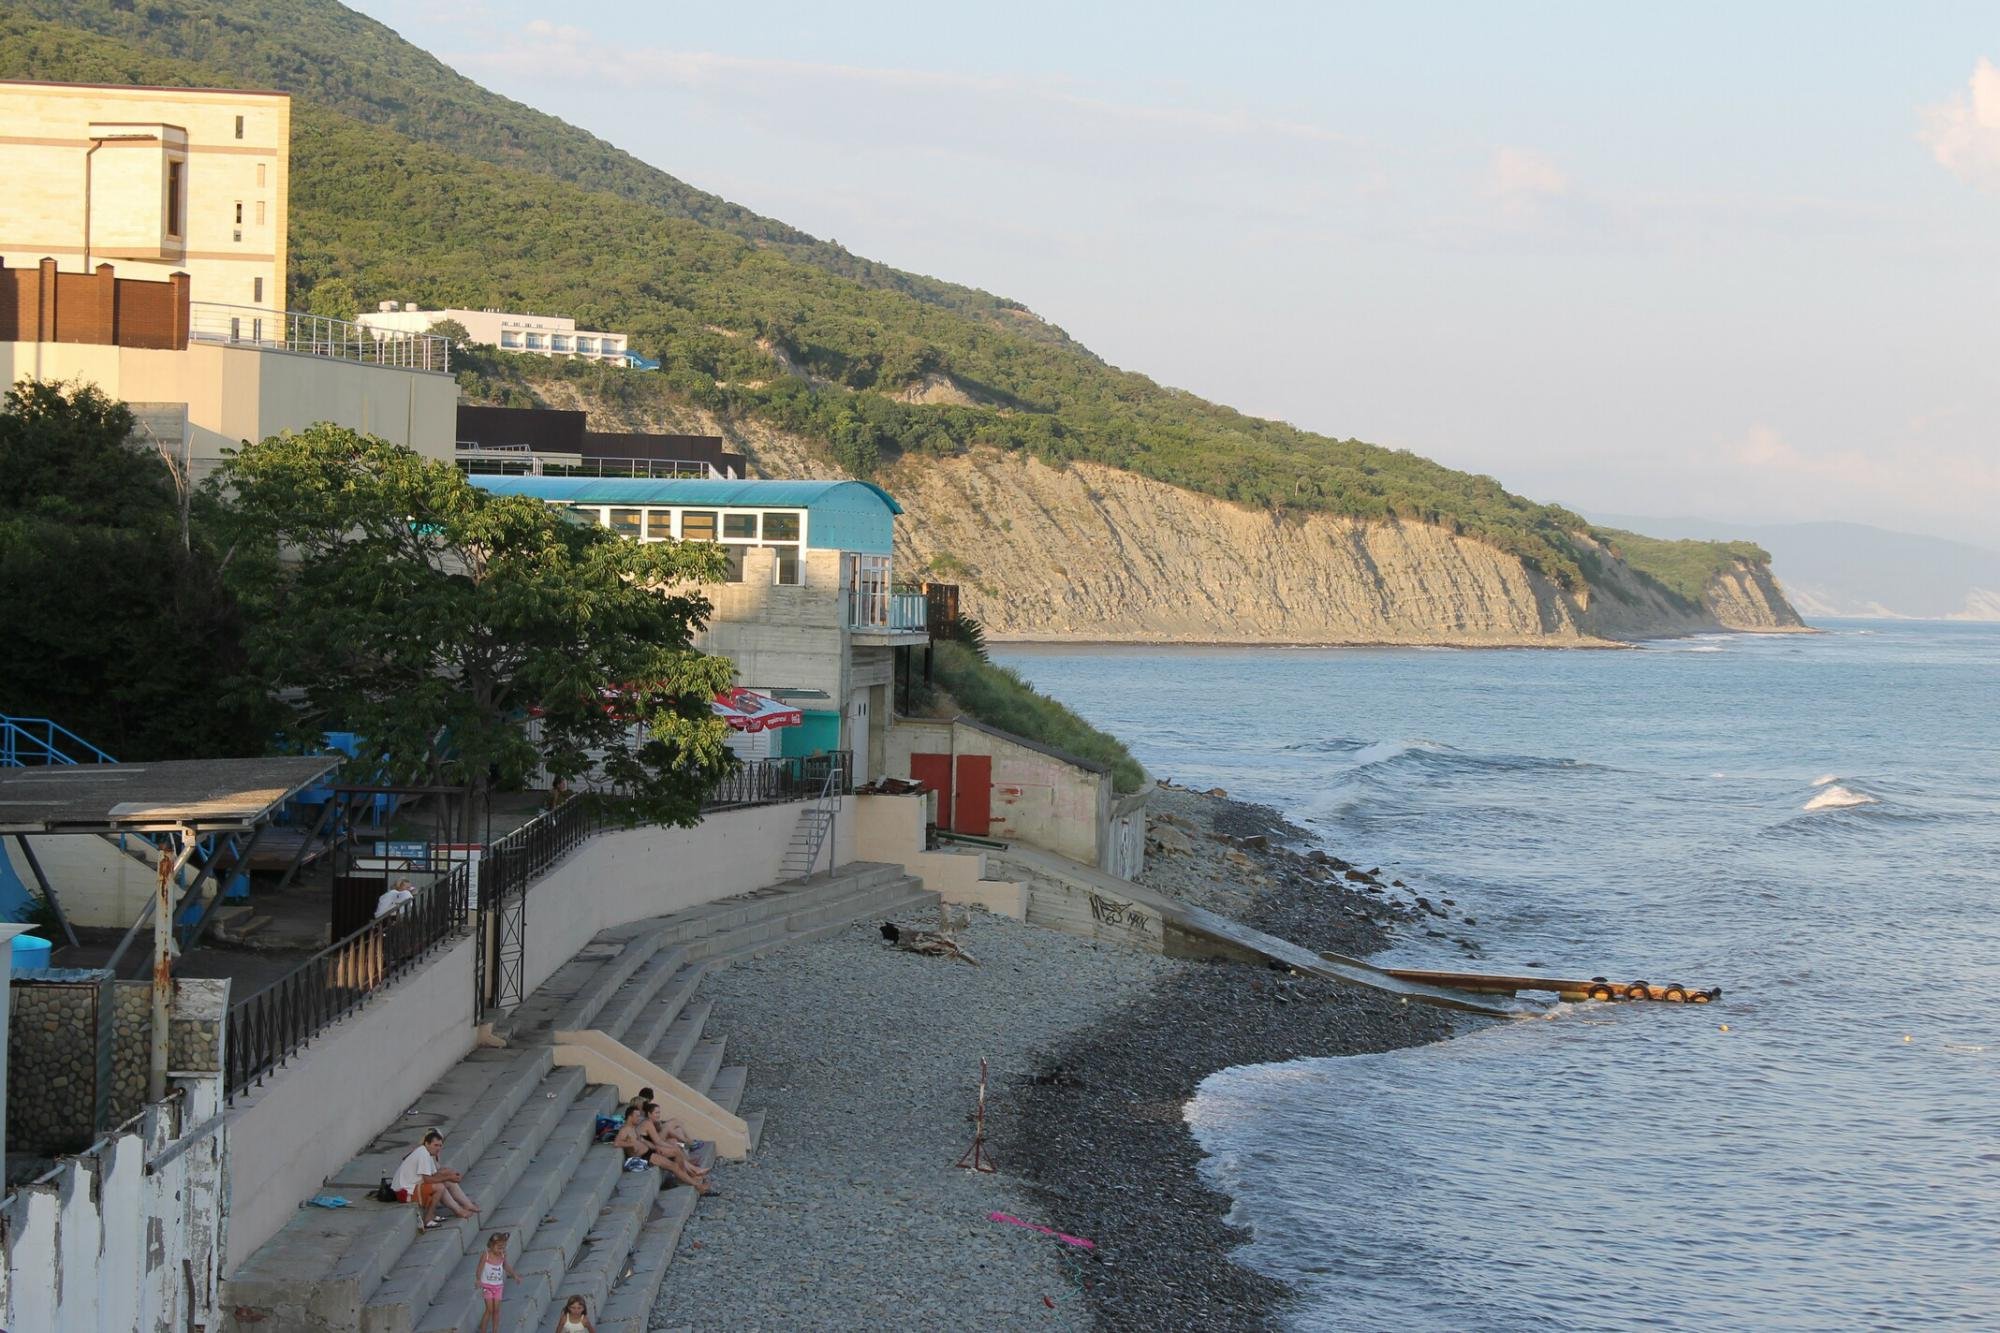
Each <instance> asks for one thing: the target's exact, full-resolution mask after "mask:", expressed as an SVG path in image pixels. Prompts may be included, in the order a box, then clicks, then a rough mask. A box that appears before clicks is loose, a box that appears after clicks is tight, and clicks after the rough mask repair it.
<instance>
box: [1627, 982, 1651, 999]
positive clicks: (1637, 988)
mask: <svg viewBox="0 0 2000 1333" xmlns="http://www.w3.org/2000/svg"><path fill="white" fill-rule="evenodd" d="M1625 998H1626V999H1628V1000H1650V999H1652V998H1653V988H1652V987H1651V986H1648V985H1647V984H1646V983H1645V982H1643V981H1635V982H1633V983H1632V984H1631V985H1629V986H1627V987H1626V988H1625Z"/></svg>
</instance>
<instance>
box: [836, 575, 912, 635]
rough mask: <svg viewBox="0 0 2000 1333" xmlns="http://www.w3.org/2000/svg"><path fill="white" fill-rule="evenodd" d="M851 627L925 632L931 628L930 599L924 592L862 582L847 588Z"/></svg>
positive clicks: (900, 631) (877, 631) (865, 629)
mask: <svg viewBox="0 0 2000 1333" xmlns="http://www.w3.org/2000/svg"><path fill="white" fill-rule="evenodd" d="M847 609H848V617H847V627H848V628H849V629H855V630H863V631H872V632H874V633H878V634H922V633H923V632H924V631H925V630H927V629H929V628H930V600H929V599H928V598H927V597H925V596H924V594H923V593H921V592H906V591H903V590H901V589H890V588H887V587H883V586H881V585H879V584H876V585H872V586H871V585H869V584H863V585H862V586H861V587H859V588H851V589H849V590H848V602H847Z"/></svg>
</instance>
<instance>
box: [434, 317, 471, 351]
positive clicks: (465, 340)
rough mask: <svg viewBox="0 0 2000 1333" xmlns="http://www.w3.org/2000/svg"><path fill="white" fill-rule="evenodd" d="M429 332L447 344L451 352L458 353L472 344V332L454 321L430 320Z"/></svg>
mask: <svg viewBox="0 0 2000 1333" xmlns="http://www.w3.org/2000/svg"><path fill="white" fill-rule="evenodd" d="M430 331H431V332H432V333H434V334H436V335H437V336H438V337H440V338H443V339H444V340H445V341H446V342H449V343H450V344H451V347H452V350H453V351H459V350H461V349H463V348H465V347H469V346H471V344H472V330H470V329H468V328H466V327H465V325H463V324H461V323H459V322H458V321H457V320H455V319H437V320H432V321H431V327H430Z"/></svg>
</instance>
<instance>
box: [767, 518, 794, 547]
mask: <svg viewBox="0 0 2000 1333" xmlns="http://www.w3.org/2000/svg"><path fill="white" fill-rule="evenodd" d="M798 539H799V516H798V515H797V514H768V513H767V514H765V515H764V540H765V541H767V542H795V541H797V540H798Z"/></svg>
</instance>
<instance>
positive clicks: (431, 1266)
mask: <svg viewBox="0 0 2000 1333" xmlns="http://www.w3.org/2000/svg"><path fill="white" fill-rule="evenodd" d="M616 1101H617V1093H616V1091H615V1090H614V1089H611V1088H604V1087H594V1088H586V1089H584V1090H583V1092H582V1095H581V1096H579V1097H578V1098H577V1099H576V1100H575V1101H574V1102H572V1103H571V1104H570V1105H569V1107H568V1109H567V1110H565V1111H564V1113H563V1115H562V1118H561V1119H560V1120H559V1121H557V1122H556V1124H555V1126H554V1128H553V1129H552V1131H551V1132H550V1133H549V1135H548V1137H547V1138H546V1139H545V1140H543V1142H542V1144H541V1146H540V1147H539V1148H538V1149H537V1150H536V1151H535V1152H534V1155H533V1157H532V1158H531V1159H530V1160H529V1161H528V1163H527V1165H526V1167H525V1168H524V1169H523V1170H522V1171H521V1173H520V1176H519V1178H518V1179H517V1180H516V1181H515V1183H514V1185H513V1187H512V1188H511V1189H510V1190H508V1192H507V1194H506V1197H505V1198H503V1199H501V1200H499V1201H498V1203H497V1204H496V1203H488V1202H486V1201H484V1200H479V1196H478V1195H476V1194H474V1195H473V1196H472V1197H473V1198H474V1199H475V1200H479V1201H480V1202H481V1203H482V1205H483V1206H484V1208H485V1211H484V1212H483V1213H482V1214H481V1215H480V1217H479V1218H478V1220H477V1222H476V1223H474V1224H471V1226H470V1232H471V1237H472V1239H471V1241H470V1242H469V1244H463V1245H461V1244H455V1243H452V1242H451V1241H449V1240H446V1239H445V1238H446V1237H447V1236H451V1235H454V1234H455V1233H462V1232H463V1231H464V1230H466V1228H452V1229H447V1228H439V1229H438V1230H435V1231H429V1232H425V1233H423V1234H421V1235H419V1236H418V1237H417V1239H416V1241H415V1243H413V1244H412V1245H411V1246H410V1248H409V1249H408V1250H406V1251H405V1252H404V1255H403V1258H402V1261H401V1262H400V1263H398V1264H397V1265H396V1267H395V1269H394V1270H393V1271H392V1272H390V1274H389V1276H388V1277H387V1278H385V1279H384V1280H383V1282H382V1285H381V1286H380V1287H378V1288H376V1290H375V1294H374V1296H373V1297H372V1298H371V1299H370V1300H369V1302H368V1306H367V1308H366V1309H365V1310H364V1311H363V1313H362V1326H363V1328H364V1329H366V1330H367V1333H404V1331H405V1330H408V1329H412V1328H415V1327H417V1326H419V1325H420V1324H421V1323H422V1322H423V1321H424V1320H425V1319H427V1318H428V1317H429V1309H430V1306H431V1305H432V1304H433V1303H434V1302H435V1300H436V1299H437V1297H438V1293H439V1291H440V1290H441V1289H444V1288H446V1287H448V1285H449V1283H450V1281H451V1279H452V1276H453V1274H454V1273H456V1274H457V1275H458V1276H460V1277H461V1278H462V1277H464V1275H465V1274H466V1273H468V1272H470V1271H471V1269H472V1264H473V1259H474V1256H475V1255H476V1254H477V1252H478V1251H479V1250H480V1249H481V1248H483V1246H484V1243H485V1241H484V1238H485V1237H486V1236H488V1235H490V1234H491V1233H493V1232H495V1231H505V1232H507V1233H508V1236H509V1245H508V1252H509V1253H510V1254H511V1255H513V1256H514V1257H516V1258H518V1257H519V1256H520V1255H522V1254H523V1253H525V1252H526V1251H527V1249H528V1248H530V1246H531V1245H532V1243H533V1241H534V1237H535V1233H536V1230H537V1228H539V1227H540V1226H541V1224H542V1220H543V1218H544V1217H545V1216H546V1215H547V1213H548V1211H549V1209H550V1208H551V1207H552V1206H553V1205H554V1204H555V1202H556V1199H557V1196H558V1195H559V1194H560V1193H561V1191H562V1189H563V1187H564V1185H565V1183H566V1182H567V1181H568V1180H569V1179H570V1178H571V1177H572V1176H574V1174H575V1173H576V1168H577V1165H578V1163H579V1162H581V1161H582V1159H583V1155H584V1153H585V1151H586V1150H588V1149H589V1147H590V1146H591V1138H592V1136H593V1135H594V1134H595V1133H596V1130H597V1117H598V1116H600V1115H604V1114H608V1113H609V1112H610V1110H611V1108H612V1107H613V1106H614V1105H615V1103H616ZM468 1185H470V1182H468ZM467 1192H468V1193H470V1192H471V1191H470V1189H469V1188H468V1190H467Z"/></svg>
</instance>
